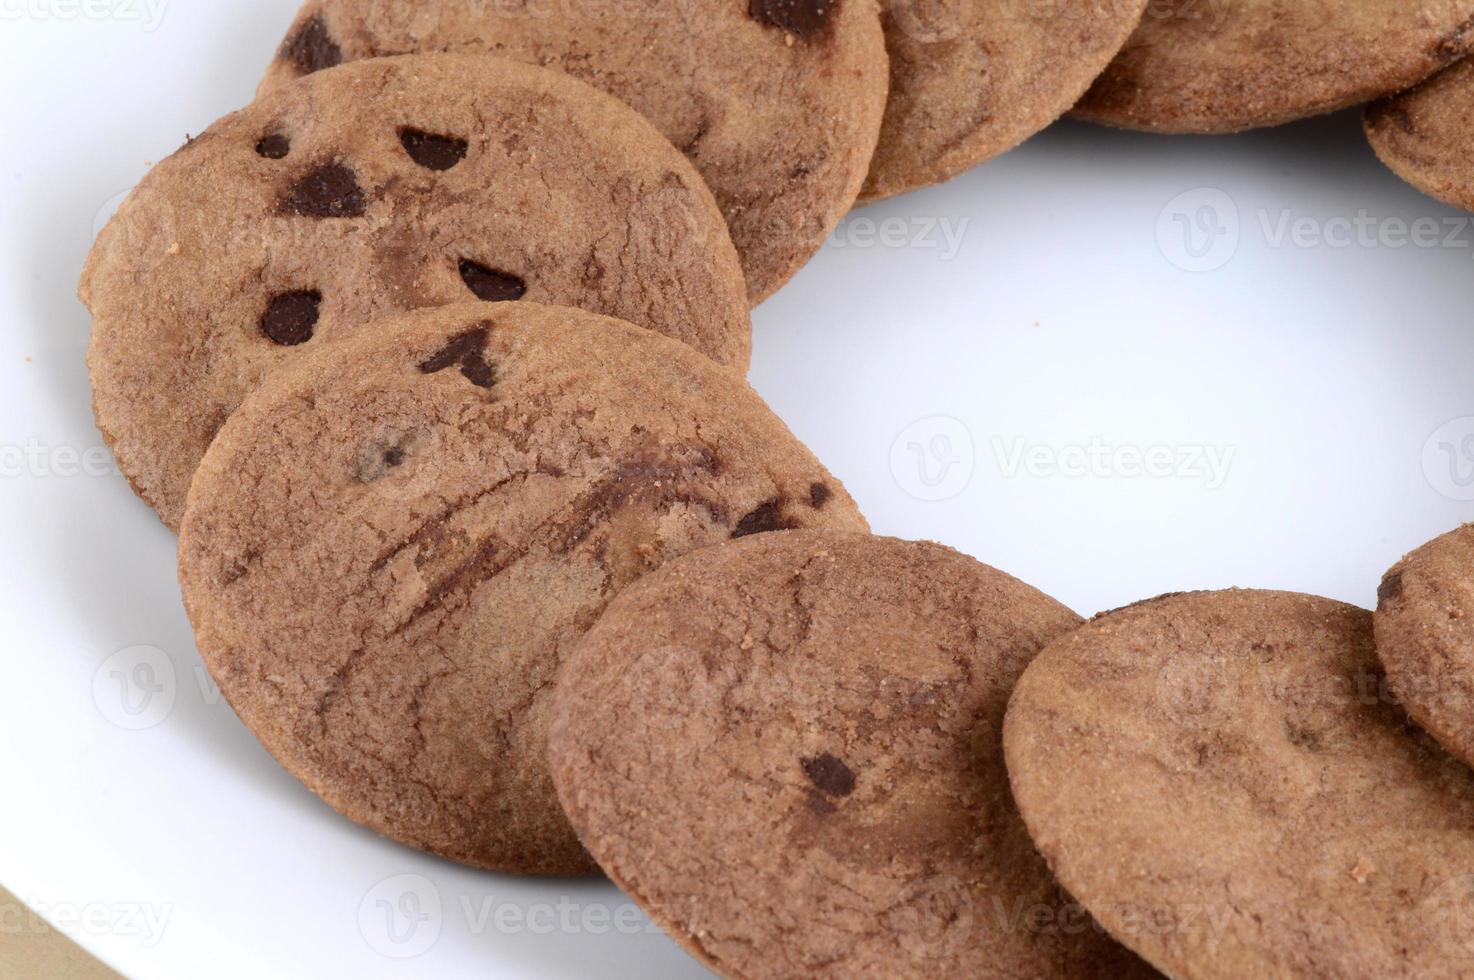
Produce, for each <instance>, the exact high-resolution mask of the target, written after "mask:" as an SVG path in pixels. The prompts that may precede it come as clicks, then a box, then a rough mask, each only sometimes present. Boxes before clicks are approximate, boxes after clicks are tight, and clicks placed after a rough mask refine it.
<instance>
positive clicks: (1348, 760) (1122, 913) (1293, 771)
mask: <svg viewBox="0 0 1474 980" xmlns="http://www.w3.org/2000/svg"><path fill="white" fill-rule="evenodd" d="M1004 744H1005V747H1006V751H1007V758H1008V769H1009V773H1010V775H1011V776H1012V784H1013V790H1014V796H1015V799H1017V801H1018V805H1019V808H1020V810H1021V811H1022V813H1023V815H1024V819H1025V821H1026V822H1027V824H1028V826H1029V829H1030V831H1031V832H1032V833H1033V836H1034V840H1035V841H1036V842H1037V844H1038V846H1039V849H1040V851H1041V852H1042V853H1043V854H1044V856H1045V857H1046V858H1047V859H1048V860H1049V863H1050V866H1051V867H1052V868H1053V869H1054V870H1055V872H1056V873H1057V874H1058V875H1059V879H1060V881H1061V882H1062V883H1063V884H1064V886H1065V887H1066V888H1068V889H1069V890H1070V892H1071V893H1072V894H1074V895H1075V897H1076V898H1078V899H1080V901H1082V902H1083V903H1085V905H1086V906H1087V907H1088V908H1089V909H1090V910H1091V911H1092V912H1094V913H1095V914H1096V915H1097V916H1098V917H1099V919H1100V921H1101V922H1102V923H1104V924H1105V926H1106V927H1107V928H1108V929H1110V930H1111V933H1112V935H1114V936H1116V937H1117V938H1118V939H1120V940H1121V941H1122V942H1124V943H1127V944H1128V945H1130V946H1131V947H1132V948H1133V949H1135V950H1136V951H1137V952H1138V953H1140V954H1141V955H1142V956H1144V957H1146V958H1147V959H1148V960H1150V961H1151V962H1152V963H1154V964H1155V965H1156V966H1157V967H1159V968H1160V969H1162V970H1163V971H1164V972H1166V973H1168V974H1170V975H1171V976H1174V977H1177V976H1182V977H1202V978H1222V980H1237V978H1241V977H1309V976H1321V977H1419V978H1425V977H1426V978H1440V980H1443V978H1454V977H1468V976H1471V975H1474V946H1471V944H1470V938H1469V909H1470V903H1471V901H1474V838H1471V836H1470V834H1469V826H1470V823H1471V821H1474V775H1471V773H1470V772H1469V770H1468V769H1467V768H1466V767H1465V766H1464V765H1463V764H1461V763H1460V762H1458V761H1457V760H1456V759H1454V758H1453V757H1452V756H1450V755H1448V754H1447V753H1445V752H1444V751H1443V750H1442V749H1440V748H1439V747H1438V745H1437V743H1435V742H1434V741H1433V739H1431V738H1429V737H1428V736H1427V735H1426V734H1424V733H1423V732H1421V731H1419V730H1418V729H1416V728H1415V727H1414V726H1413V724H1412V723H1411V722H1410V721H1409V720H1408V717H1407V715H1406V714H1404V713H1403V711H1402V709H1401V707H1400V706H1399V705H1398V703H1397V700H1396V698H1395V697H1394V696H1393V694H1392V693H1391V691H1390V690H1389V689H1388V686H1387V683H1386V679H1385V678H1384V677H1383V675H1382V671H1381V668H1380V665H1379V664H1378V662H1377V657H1376V651H1375V650H1374V645H1373V639H1372V614H1371V613H1369V612H1367V611H1365V610H1362V609H1357V608H1355V607H1353V606H1348V605H1344V604H1342V603H1339V602H1333V601H1331V600H1330V599H1321V598H1318V597H1314V596H1305V595H1296V594H1293V593H1288V592H1263V591H1253V590H1243V591H1238V590H1235V591H1229V592H1201V593H1189V594H1183V595H1172V596H1165V597H1163V598H1160V599H1156V600H1153V601H1149V602H1144V603H1137V604H1136V605H1133V606H1129V607H1127V608H1125V609H1121V610H1117V611H1115V612H1111V613H1106V614H1103V615H1101V616H1099V617H1097V618H1096V619H1095V620H1093V621H1092V622H1091V623H1090V624H1088V625H1087V626H1085V627H1083V628H1081V629H1080V630H1078V631H1076V632H1074V633H1072V634H1070V635H1069V636H1067V637H1065V638H1064V639H1062V640H1059V641H1058V642H1056V643H1054V644H1052V645H1051V646H1050V647H1049V648H1048V649H1046V650H1045V651H1044V652H1043V653H1041V654H1040V655H1039V657H1038V659H1036V660H1035V661H1034V664H1033V665H1032V666H1031V667H1030V668H1029V670H1028V672H1027V673H1026V674H1025V675H1024V678H1023V680H1021V681H1020V682H1019V685H1018V689H1017V691H1016V692H1015V693H1014V695H1013V702H1012V704H1011V706H1010V707H1009V711H1008V718H1007V721H1006V724H1005V731H1004Z"/></svg>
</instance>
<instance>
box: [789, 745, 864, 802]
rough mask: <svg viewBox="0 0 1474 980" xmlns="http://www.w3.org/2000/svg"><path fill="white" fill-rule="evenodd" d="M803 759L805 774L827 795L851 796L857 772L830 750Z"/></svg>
mask: <svg viewBox="0 0 1474 980" xmlns="http://www.w3.org/2000/svg"><path fill="white" fill-rule="evenodd" d="M801 761H802V764H803V767H804V775H805V776H808V777H809V782H811V783H813V784H814V787H815V788H816V789H818V790H819V792H821V793H824V794H825V795H826V796H841V797H842V796H849V795H850V794H851V793H853V792H854V791H855V774H854V773H853V772H850V767H849V766H847V765H845V764H844V763H843V762H841V761H840V760H839V759H836V758H835V757H834V756H832V755H830V754H829V753H828V752H826V753H824V754H823V755H818V756H815V757H813V758H812V759H803V760H801Z"/></svg>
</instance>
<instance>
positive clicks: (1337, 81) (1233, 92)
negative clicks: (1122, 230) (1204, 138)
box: [1075, 0, 1474, 133]
mask: <svg viewBox="0 0 1474 980" xmlns="http://www.w3.org/2000/svg"><path fill="white" fill-rule="evenodd" d="M1471 44H1474V0H1415V2H1409V0H1232V2H1214V0H1165V2H1153V3H1152V4H1151V5H1150V6H1149V7H1148V8H1147V13H1146V16H1145V18H1143V20H1142V22H1141V27H1140V28H1139V29H1138V30H1137V32H1136V34H1135V35H1134V36H1133V37H1132V38H1131V40H1130V41H1128V42H1127V44H1126V47H1125V49H1124V50H1123V51H1122V52H1121V54H1120V56H1119V57H1117V58H1116V60H1115V61H1114V62H1113V63H1112V64H1111V66H1110V67H1109V68H1108V69H1106V71H1105V73H1104V74H1103V75H1102V76H1101V77H1100V79H1099V80H1098V81H1097V82H1096V83H1095V84H1094V86H1092V87H1091V89H1090V91H1089V93H1087V94H1086V96H1085V97H1084V98H1083V99H1082V100H1081V102H1080V104H1079V105H1078V106H1076V107H1075V114H1076V115H1077V116H1080V117H1083V118H1085V119H1089V120H1091V121H1093V122H1100V123H1106V124H1108V125H1112V126H1121V127H1125V128H1128V129H1144V130H1153V131H1157V132H1165V133H1230V132H1237V131H1240V130H1245V129H1253V128H1256V127H1260V126H1274V125H1278V124H1280V123H1286V122H1291V121H1293V120H1296V119H1302V118H1305V117H1307V116H1313V115H1317V114H1320V113H1326V112H1332V111H1334V110H1337V109H1344V108H1347V107H1349V106H1354V105H1360V104H1361V103H1363V102H1368V101H1370V100H1372V99H1376V98H1380V97H1382V96H1384V95H1388V94H1390V93H1392V92H1399V91H1401V90H1403V89H1405V88H1408V87H1410V86H1412V85H1416V84H1417V83H1418V82H1420V81H1422V80H1423V79H1425V78H1427V77H1428V76H1430V75H1432V74H1434V73H1435V72H1438V71H1439V70H1441V69H1443V68H1445V67H1447V66H1448V65H1450V64H1452V63H1453V62H1455V61H1458V60H1459V59H1460V58H1462V57H1463V56H1464V55H1465V54H1467V53H1469V51H1470V47H1471Z"/></svg>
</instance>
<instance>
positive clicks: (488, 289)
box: [461, 259, 527, 303]
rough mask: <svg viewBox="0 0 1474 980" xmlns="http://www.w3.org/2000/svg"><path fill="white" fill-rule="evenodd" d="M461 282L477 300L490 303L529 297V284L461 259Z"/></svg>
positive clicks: (477, 263) (509, 274)
mask: <svg viewBox="0 0 1474 980" xmlns="http://www.w3.org/2000/svg"><path fill="white" fill-rule="evenodd" d="M461 280H462V281H463V282H464V283H465V284H466V287H467V288H468V289H470V290H471V292H473V293H475V294H476V297H477V299H482V300H485V301H486V302H488V303H504V302H508V301H510V300H516V299H521V298H522V297H523V296H526V295H527V283H525V282H523V281H522V280H521V279H519V278H517V277H516V276H514V275H512V274H511V273H510V272H498V271H497V270H496V269H490V268H487V267H486V266H484V265H481V264H480V263H479V262H472V261H471V260H470V259H461Z"/></svg>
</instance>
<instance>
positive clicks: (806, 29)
mask: <svg viewBox="0 0 1474 980" xmlns="http://www.w3.org/2000/svg"><path fill="white" fill-rule="evenodd" d="M840 2H841V0H748V4H747V16H749V17H751V18H752V19H753V20H755V21H757V22H758V23H759V24H767V25H768V26H769V27H776V28H778V29H779V30H782V31H787V32H788V33H789V34H792V35H794V36H795V37H801V38H811V37H815V36H816V35H818V34H820V33H821V32H823V31H824V29H825V28H827V27H828V26H829V22H830V19H831V18H832V17H833V16H834V14H835V12H836V11H837V10H838V9H839V4H840Z"/></svg>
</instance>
